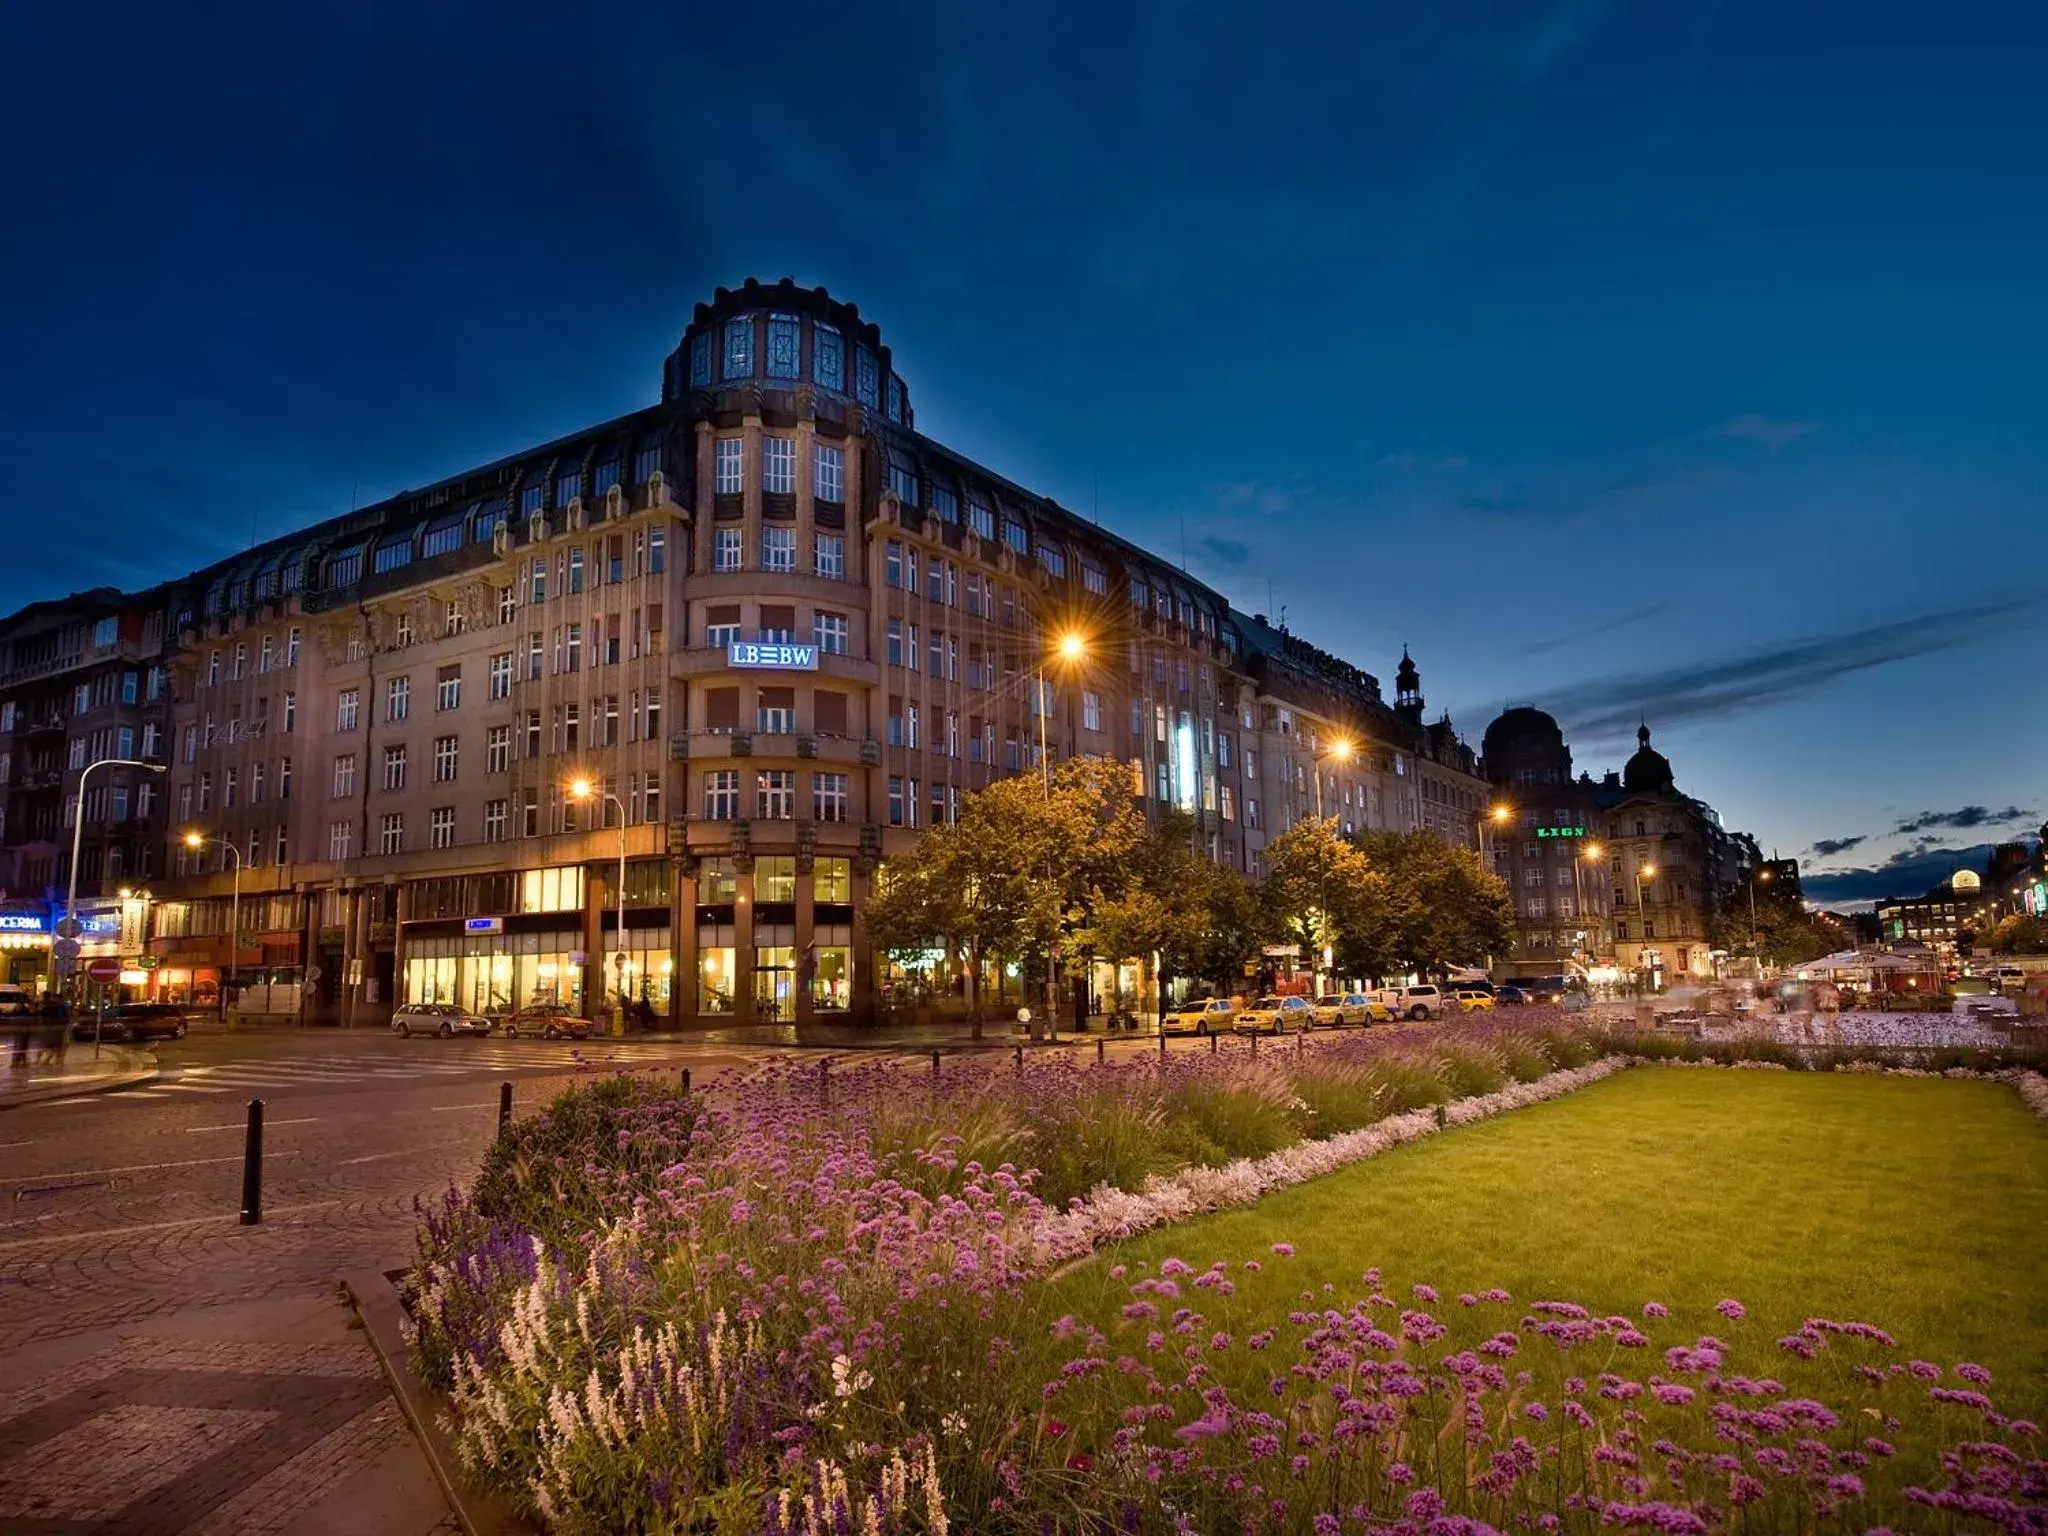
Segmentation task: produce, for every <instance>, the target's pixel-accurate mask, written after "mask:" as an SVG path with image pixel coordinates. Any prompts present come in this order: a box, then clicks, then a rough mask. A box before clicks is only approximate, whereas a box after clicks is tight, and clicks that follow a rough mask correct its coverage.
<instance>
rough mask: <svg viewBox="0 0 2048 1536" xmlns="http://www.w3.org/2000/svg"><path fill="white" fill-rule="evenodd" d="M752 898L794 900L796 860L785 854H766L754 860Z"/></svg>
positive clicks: (770, 900) (760, 899) (766, 900)
mask: <svg viewBox="0 0 2048 1536" xmlns="http://www.w3.org/2000/svg"><path fill="white" fill-rule="evenodd" d="M754 900H756V901H760V902H772V901H795V900H796V860H795V859H794V858H792V857H790V856H788V855H786V854H768V855H764V856H763V857H761V858H758V859H756V860H754Z"/></svg>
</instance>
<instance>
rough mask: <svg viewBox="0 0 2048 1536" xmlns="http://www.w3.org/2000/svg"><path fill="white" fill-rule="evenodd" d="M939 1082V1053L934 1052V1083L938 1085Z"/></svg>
mask: <svg viewBox="0 0 2048 1536" xmlns="http://www.w3.org/2000/svg"><path fill="white" fill-rule="evenodd" d="M938 1080H939V1053H938V1052H937V1051H933V1052H932V1081H933V1082H935V1083H936V1082H937V1081H938Z"/></svg>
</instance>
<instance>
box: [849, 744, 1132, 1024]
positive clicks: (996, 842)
mask: <svg viewBox="0 0 2048 1536" xmlns="http://www.w3.org/2000/svg"><path fill="white" fill-rule="evenodd" d="M1145 830H1146V828H1145V817H1144V813H1143V811H1142V810H1141V809H1139V807H1138V803H1137V797H1136V794H1135V791H1134V789H1133V786H1132V782H1131V771H1130V768H1129V767H1128V766H1127V765H1126V764H1123V763H1121V762H1118V761H1116V760H1115V759H1113V758H1099V757H1077V758H1070V759H1068V760H1067V761H1066V762H1063V763H1061V764H1059V765H1058V767H1057V768H1055V769H1054V770H1053V772H1052V773H1051V775H1050V776H1049V778H1046V777H1035V776H1028V775H1019V776H1017V777H1014V778H1008V779H1000V780H998V781H997V782H996V783H994V784H991V785H989V786H988V788H986V789H983V790H978V791H975V792H973V793H971V794H968V795H965V796H963V797H962V799H961V802H960V815H959V818H958V820H956V821H953V822H950V823H945V824H942V825H940V826H936V827H933V828H932V829H931V830H930V831H929V832H927V833H926V834H925V836H924V837H923V838H922V839H921V840H920V841H919V842H918V843H917V845H916V846H915V847H914V848H912V849H911V851H910V852H909V853H907V854H903V855H901V856H899V857H897V858H894V859H891V860H890V861H889V862H888V863H887V864H885V865H884V866H883V868H882V872H881V874H880V875H879V876H878V878H877V881H876V889H875V893H874V894H873V895H872V896H871V897H870V898H869V900H868V905H867V908H866V922H867V929H868V935H869V938H870V940H871V941H872V942H873V943H874V944H875V945H876V947H877V948H880V949H886V950H890V951H893V952H896V953H899V954H900V953H903V952H905V951H910V950H917V949H926V948H943V949H945V950H946V952H947V953H948V955H950V956H952V957H954V958H956V959H958V960H960V961H962V962H964V963H965V964H966V966H967V983H968V1018H969V1020H970V1022H971V1023H972V1024H973V1025H974V1028H975V1037H976V1038H977V1039H979V1038H980V1033H981V1021H982V1012H981V972H982V966H983V963H984V962H985V961H989V960H998V961H1009V960H1016V961H1019V962H1024V963H1029V964H1032V965H1033V966H1034V967H1040V968H1049V966H1050V962H1051V959H1052V956H1053V954H1054V952H1055V950H1058V951H1060V952H1063V953H1067V954H1074V953H1077V950H1076V947H1075V941H1076V940H1077V939H1078V938H1080V937H1081V936H1082V935H1083V934H1085V933H1086V932H1087V931H1088V929H1089V928H1090V927H1091V926H1092V925H1093V921H1094V919H1093V913H1094V910H1095V908H1096V907H1097V906H1098V905H1100V904H1101V903H1103V902H1104V901H1110V900H1115V899H1118V898H1121V897H1122V896H1123V894H1124V893H1125V890H1126V888H1127V886H1128V885H1129V883H1130V878H1131V861H1132V857H1133V854H1134V853H1135V851H1136V849H1137V848H1138V846H1139V844H1140V843H1141V842H1142V841H1143V840H1144V837H1145Z"/></svg>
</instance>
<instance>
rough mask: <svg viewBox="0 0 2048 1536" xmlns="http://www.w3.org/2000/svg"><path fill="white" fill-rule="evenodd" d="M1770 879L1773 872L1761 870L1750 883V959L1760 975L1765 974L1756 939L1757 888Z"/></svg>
mask: <svg viewBox="0 0 2048 1536" xmlns="http://www.w3.org/2000/svg"><path fill="white" fill-rule="evenodd" d="M1770 878H1771V872H1770V871H1769V870H1768V869H1760V870H1758V871H1757V872H1756V878H1755V879H1754V880H1752V881H1750V882H1749V957H1750V959H1752V960H1754V961H1756V962H1757V974H1758V975H1762V974H1763V956H1762V955H1760V954H1759V953H1757V950H1758V948H1759V946H1758V944H1757V937H1756V888H1757V887H1758V886H1759V885H1761V884H1762V883H1763V882H1764V881H1766V880H1768V879H1770Z"/></svg>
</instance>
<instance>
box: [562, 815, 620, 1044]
mask: <svg viewBox="0 0 2048 1536" xmlns="http://www.w3.org/2000/svg"><path fill="white" fill-rule="evenodd" d="M569 798H570V799H571V800H586V801H587V800H593V799H597V800H608V801H610V802H611V803H612V804H613V805H616V806H617V807H618V808H619V892H618V894H619V931H618V936H617V944H618V947H617V948H616V949H614V950H613V951H612V969H613V970H614V971H615V972H616V973H617V981H618V988H619V1014H618V1018H617V1019H616V1020H615V1021H614V1022H613V1025H612V1033H613V1034H624V1033H625V1030H626V1026H625V1016H626V802H625V801H623V800H621V799H620V798H619V797H618V796H617V795H615V794H613V793H612V792H611V791H610V790H608V789H599V788H598V787H597V786H596V785H594V784H592V783H591V782H590V780H588V779H584V778H577V779H571V780H570V781H569ZM603 974H604V967H603V966H601V965H600V966H599V967H598V975H600V976H602V975H603Z"/></svg>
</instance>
